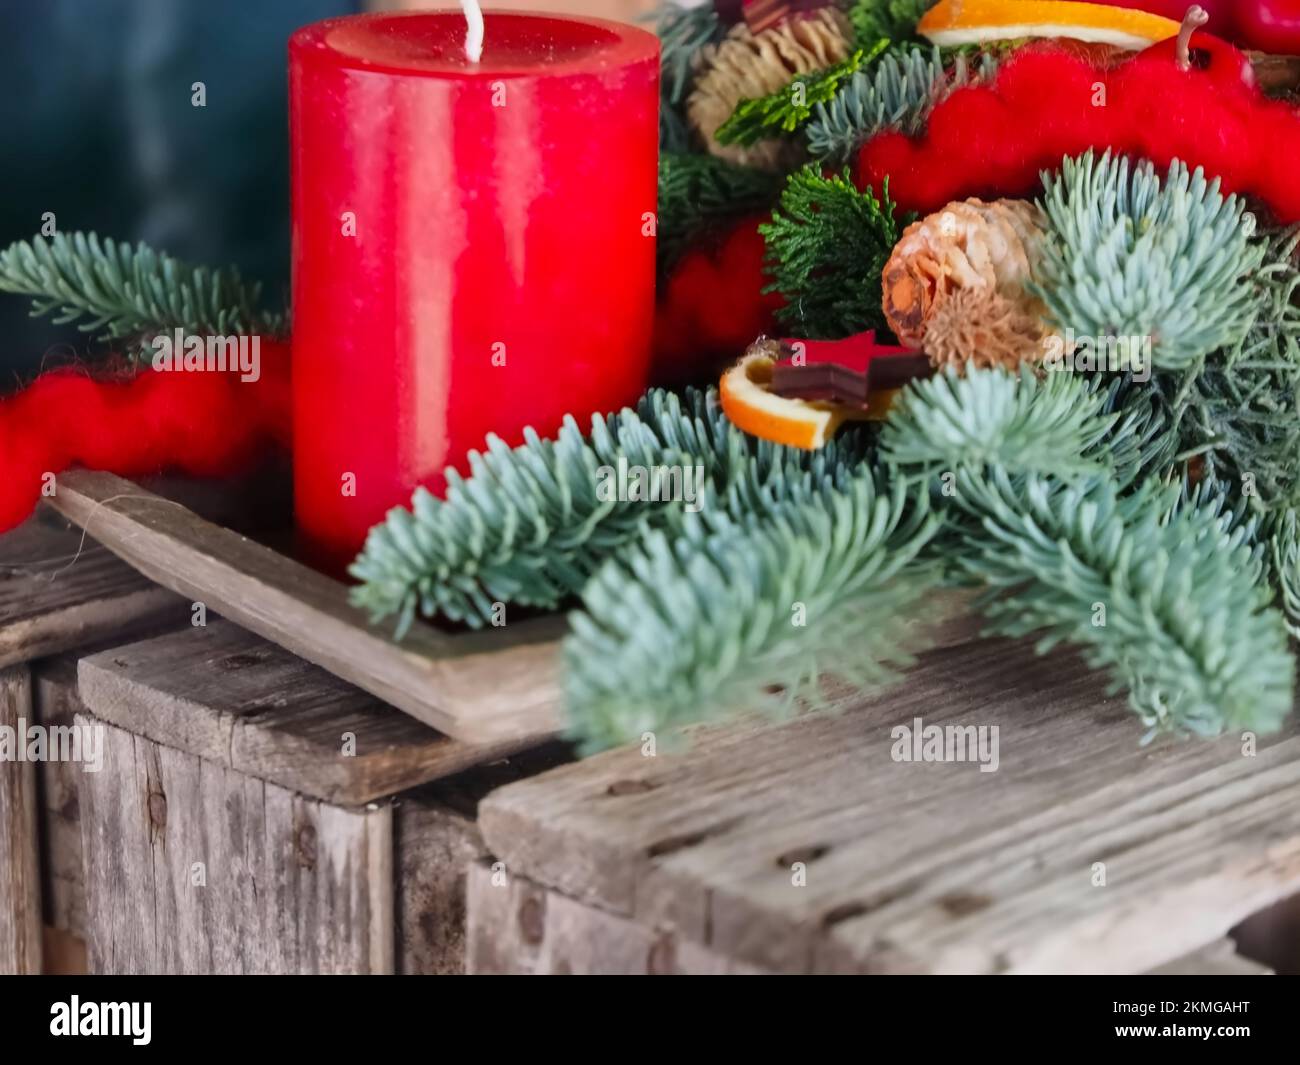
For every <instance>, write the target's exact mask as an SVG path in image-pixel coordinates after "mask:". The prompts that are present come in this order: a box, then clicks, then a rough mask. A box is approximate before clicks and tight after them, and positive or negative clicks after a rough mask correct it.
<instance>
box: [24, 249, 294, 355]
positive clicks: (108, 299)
mask: <svg viewBox="0 0 1300 1065" xmlns="http://www.w3.org/2000/svg"><path fill="white" fill-rule="evenodd" d="M0 292H12V293H17V294H19V295H24V296H30V297H31V299H32V314H33V316H38V315H43V314H53V315H54V316H55V317H54V320H55V321H56V322H58V323H59V324H64V323H67V322H76V323H77V328H78V329H80V330H81V331H82V332H85V333H93V332H96V331H100V338H101V339H104V340H124V339H130V340H135V341H146V340H147V339H148V337H149V336H151V335H153V334H157V333H160V332H170V331H172V330H174V329H178V328H179V329H182V330H184V331H185V332H186V333H204V334H216V335H222V336H224V335H234V334H240V333H278V332H280V331H282V330H283V328H284V322H283V320H282V318H280V317H277V316H269V315H263V314H261V313H259V311H258V310H257V306H258V300H259V297H260V290H259V287H258V286H257V285H250V284H246V283H245V282H244V281H242V280H241V279H240V276H239V273H238V271H236V270H234V269H225V270H213V269H209V268H207V267H202V266H188V265H186V264H184V263H182V262H180V261H178V260H176V259H173V258H172V257H171V256H169V255H163V254H161V253H160V252H156V251H154V250H153V249H152V248H149V247H148V246H146V245H144V244H137V245H136V246H135V247H132V246H131V245H129V244H125V243H119V242H117V241H113V240H101V239H100V238H99V237H98V236H96V235H95V234H94V233H68V234H64V233H59V234H57V235H55V236H53V237H50V238H48V239H47V238H45V237H40V236H38V237H35V238H34V239H32V240H30V241H17V242H15V243H14V244H11V245H10V246H9V247H8V248H6V249H5V250H4V251H3V252H0ZM140 350H141V349H139V348H136V349H135V350H128V354H135V355H138V354H140Z"/></svg>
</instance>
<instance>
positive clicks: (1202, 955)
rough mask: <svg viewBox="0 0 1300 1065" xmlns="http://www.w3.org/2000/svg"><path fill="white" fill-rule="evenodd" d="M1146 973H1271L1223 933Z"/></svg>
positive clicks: (1171, 974) (1162, 974)
mask: <svg viewBox="0 0 1300 1065" xmlns="http://www.w3.org/2000/svg"><path fill="white" fill-rule="evenodd" d="M1147 975H1149V976H1272V975H1273V970H1272V969H1270V968H1269V967H1268V966H1267V965H1261V964H1260V963H1259V962H1257V961H1252V960H1251V959H1250V958H1244V957H1242V956H1241V955H1240V954H1238V953H1237V944H1236V943H1234V942H1233V941H1232V940H1231V939H1228V938H1227V937H1226V936H1225V937H1224V938H1223V939H1216V940H1215V941H1214V942H1213V943H1211V944H1209V945H1208V946H1205V947H1202V948H1201V949H1200V950H1198V951H1196V952H1195V953H1194V954H1188V955H1187V956H1185V957H1182V958H1177V959H1175V960H1174V961H1171V962H1168V963H1166V964H1164V965H1161V966H1160V967H1159V968H1157V969H1152V970H1151V972H1150V973H1148V974H1147Z"/></svg>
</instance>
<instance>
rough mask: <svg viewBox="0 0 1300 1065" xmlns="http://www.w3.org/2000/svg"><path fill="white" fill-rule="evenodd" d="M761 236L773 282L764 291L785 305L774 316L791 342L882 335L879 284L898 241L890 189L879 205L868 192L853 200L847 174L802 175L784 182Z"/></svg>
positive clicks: (814, 171) (813, 170) (810, 170)
mask: <svg viewBox="0 0 1300 1065" xmlns="http://www.w3.org/2000/svg"><path fill="white" fill-rule="evenodd" d="M904 222H906V219H905V220H904ZM759 231H760V232H761V233H762V234H763V237H764V239H765V240H766V241H767V263H768V273H769V275H770V276H771V277H772V279H773V281H772V284H771V285H770V286H769V287H768V289H767V291H769V292H779V293H781V295H782V296H783V297H785V306H783V307H782V308H781V309H780V310H779V311H778V312H777V315H778V317H779V319H780V320H781V322H782V323H783V324H784V325H785V326H787V327H788V328H790V329H791V330H792V331H793V332H794V334H795V335H796V336H802V337H808V338H812V339H820V338H838V337H845V336H850V335H852V334H854V333H857V332H861V331H862V330H864V329H869V328H871V327H873V326H875V327H877V328H879V329H882V330H883V329H885V328H886V324H885V318H884V313H883V311H882V310H881V305H880V277H881V274H882V273H883V271H884V268H885V263H886V262H887V261H888V260H889V256H890V254H891V253H892V252H893V249H894V245H895V244H897V243H898V238H899V233H900V225H899V223H898V221H897V220H896V219H895V218H894V204H893V202H892V201H891V200H890V199H889V186H888V183H886V186H885V189H884V202H883V203H882V202H881V201H879V200H877V199H876V197H875V195H874V193H873V192H872V191H871V190H870V189H868V190H866V191H865V192H859V191H858V190H857V188H855V187H854V185H853V182H852V180H850V177H849V174H848V172H847V171H846V172H845V173H844V174H842V175H835V174H831V175H823V174H822V173H821V171H820V170H819V169H818V168H817V167H815V166H807V167H804V168H803V169H802V170H798V171H795V173H793V174H791V175H790V179H789V181H788V183H787V184H786V187H785V190H784V192H782V193H781V201H780V204H779V205H778V207H777V208H776V210H775V211H773V212H772V221H771V222H769V223H767V224H766V225H763V226H760V227H759Z"/></svg>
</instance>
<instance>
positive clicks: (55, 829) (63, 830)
mask: <svg viewBox="0 0 1300 1065" xmlns="http://www.w3.org/2000/svg"><path fill="white" fill-rule="evenodd" d="M32 704H33V707H32V708H33V711H34V713H35V717H36V719H37V721H39V722H40V724H41V725H42V726H43V727H44V728H46V729H56V728H65V727H67V726H70V725H72V724H74V723H75V718H76V715H77V714H78V713H83V712H84V711H85V707H84V706H83V705H82V704H81V700H80V699H79V698H78V697H77V662H76V657H75V655H73V654H65V655H59V656H57V657H55V658H47V659H42V660H41V661H39V662H36V663H34V664H33V666H32ZM81 772H82V768H81V766H80V765H78V764H76V763H75V762H65V761H46V762H41V763H40V764H39V765H38V766H37V767H36V778H37V783H38V789H37V790H38V792H39V796H40V806H41V809H40V813H41V883H42V892H41V894H42V898H43V899H44V903H45V921H46V923H47V924H50V925H53V926H54V927H55V928H57V929H59V930H61V931H65V932H69V933H71V934H72V935H74V936H81V937H84V936H85V931H86V880H85V873H84V871H83V869H82V861H81V813H80V810H79V809H78V805H77V804H78V786H77V777H78V776H80V774H81Z"/></svg>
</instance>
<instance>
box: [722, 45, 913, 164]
mask: <svg viewBox="0 0 1300 1065" xmlns="http://www.w3.org/2000/svg"><path fill="white" fill-rule="evenodd" d="M888 47H889V42H888V41H887V40H884V39H883V38H882V39H880V40H877V41H875V42H874V43H872V44H871V45H870V46H866V47H858V48H855V49H854V50H853V52H851V53H850V54H849V56H848V57H847V58H845V59H843V60H841V61H840V62H838V63H835V64H834V65H832V66H829V67H826V68H825V69H823V70H817V71H813V72H812V73H809V74H798V75H796V76H795V77H794V78H793V79H792V80H791V81H790V83H789V84H788V85H786V86H784V87H783V88H781V89H778V90H777V91H776V92H774V93H771V94H769V95H767V96H761V97H759V98H758V99H756V100H741V101H740V103H738V104H737V105H736V110H735V111H734V112H732V115H731V117H730V118H728V119H727V120H726V121H725V122H723V123H722V125H720V126H719V127H718V129H717V131H716V132H715V133H714V135H713V136H714V140H716V141H717V142H718V143H719V144H739V145H741V146H744V147H748V146H749V145H752V144H755V143H757V142H758V141H760V140H763V139H764V138H766V137H773V136H777V135H779V134H782V133H793V132H794V131H795V130H797V129H799V128H800V127H802V126H803V125H804V123H806V122H807V121H808V119H809V118H811V117H812V113H813V108H814V107H816V106H817V105H818V104H822V103H828V102H829V101H830V100H832V99H834V97H835V94H836V93H837V92H839V90H840V87H841V86H842V85H843V84H844V83H845V82H846V81H847V80H848V79H849V78H850V77H852V76H853V75H854V74H856V73H857V72H858V71H860V70H862V69H863V68H865V67H866V66H867V65H869V64H870V63H871V62H872V61H873V60H874V59H875V58H876V57H877V56H879V55H880V54H881V53H882V52H884V51H885V50H886V49H887V48H888Z"/></svg>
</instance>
